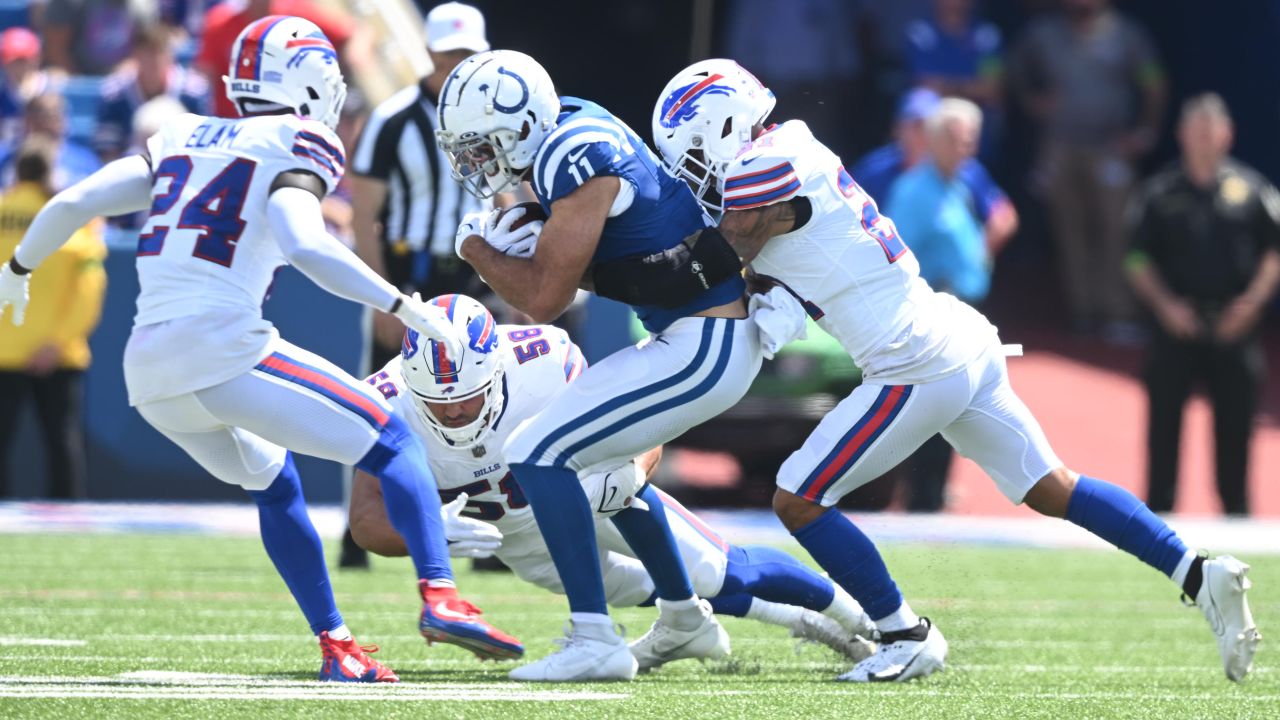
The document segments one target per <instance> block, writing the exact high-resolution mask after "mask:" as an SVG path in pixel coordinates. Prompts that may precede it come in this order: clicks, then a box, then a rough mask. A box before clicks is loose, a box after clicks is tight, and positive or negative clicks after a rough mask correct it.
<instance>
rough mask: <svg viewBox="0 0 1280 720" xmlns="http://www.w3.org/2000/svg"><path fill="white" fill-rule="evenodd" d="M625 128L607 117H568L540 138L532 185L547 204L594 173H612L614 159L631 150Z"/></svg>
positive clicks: (562, 195)
mask: <svg viewBox="0 0 1280 720" xmlns="http://www.w3.org/2000/svg"><path fill="white" fill-rule="evenodd" d="M637 150H638V148H634V147H632V143H631V139H630V138H629V137H627V131H626V129H625V128H624V127H623V126H621V125H620V124H619V123H618V122H616V121H613V120H612V119H611V118H605V117H595V116H585V117H572V118H571V119H570V120H569V121H568V122H565V123H563V124H562V125H560V126H559V127H557V128H556V129H555V130H552V131H551V134H550V135H548V136H547V139H546V140H545V141H543V143H542V146H541V147H539V148H538V152H537V154H536V155H535V156H534V159H533V170H534V172H533V178H532V179H533V186H534V189H535V190H536V191H537V192H538V194H539V196H540V197H542V198H545V199H546V201H547V204H548V205H549V204H551V203H553V202H555V201H556V200H559V199H560V198H562V197H564V196H565V195H568V194H570V193H571V192H573V191H574V190H576V189H578V187H579V186H581V185H582V183H584V182H586V181H587V180H588V179H589V178H591V177H594V176H595V175H616V174H618V173H617V172H616V171H615V170H614V167H615V166H614V163H615V161H617V160H619V159H620V158H621V157H622V154H623V153H624V152H627V153H633V152H636V151H637Z"/></svg>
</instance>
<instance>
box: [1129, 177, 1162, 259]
mask: <svg viewBox="0 0 1280 720" xmlns="http://www.w3.org/2000/svg"><path fill="white" fill-rule="evenodd" d="M1151 195H1152V192H1151V188H1150V186H1144V187H1141V188H1139V189H1138V191H1137V192H1135V193H1134V194H1133V195H1132V196H1131V198H1130V199H1129V203H1128V205H1127V206H1126V207H1125V214H1124V221H1125V225H1126V227H1127V228H1128V230H1129V257H1128V261H1129V262H1133V261H1135V260H1149V259H1151V258H1152V257H1153V256H1154V255H1155V253H1156V252H1157V248H1156V237H1157V235H1158V234H1157V233H1155V232H1153V231H1152V230H1153V228H1152V224H1153V222H1154V221H1153V219H1152V217H1151V212H1150V203H1151Z"/></svg>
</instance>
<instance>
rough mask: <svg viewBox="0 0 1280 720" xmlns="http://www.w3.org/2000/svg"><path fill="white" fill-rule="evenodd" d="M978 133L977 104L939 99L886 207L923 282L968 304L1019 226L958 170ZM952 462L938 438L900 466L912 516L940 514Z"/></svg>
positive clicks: (1005, 206)
mask: <svg viewBox="0 0 1280 720" xmlns="http://www.w3.org/2000/svg"><path fill="white" fill-rule="evenodd" d="M981 131H982V110H981V109H980V108H979V107H978V106H977V105H976V104H975V103H973V102H971V101H969V100H965V99H963V98H947V99H945V100H943V101H941V102H940V103H939V104H938V109H937V110H936V111H935V112H934V113H933V114H932V115H930V116H929V118H928V120H926V121H925V136H926V139H927V142H928V151H929V156H928V158H927V159H925V160H924V161H923V162H921V163H920V164H918V165H916V166H915V167H914V168H912V169H910V170H908V171H907V172H905V173H903V175H902V177H900V178H898V179H897V181H895V182H894V183H893V187H892V188H890V190H889V197H888V199H887V201H886V202H885V204H884V208H885V213H886V214H887V215H888V216H889V217H891V218H893V220H894V223H895V224H896V225H897V226H898V231H899V232H900V233H902V238H903V240H904V241H906V243H907V245H908V246H909V247H910V248H911V251H912V253H913V254H915V256H916V259H917V260H918V261H919V263H920V276H921V277H923V278H924V279H925V280H926V281H928V283H929V284H930V285H931V286H933V287H934V288H935V289H937V290H941V291H944V292H949V293H951V294H953V295H955V296H956V297H958V298H960V299H961V300H963V301H965V302H967V303H969V304H971V305H977V304H979V303H981V302H982V301H983V300H984V299H986V297H987V291H988V290H990V288H991V260H992V258H993V257H995V254H996V253H997V252H999V250H1000V248H1002V247H1003V246H1004V244H1005V243H1006V242H1008V240H1009V238H1010V237H1011V236H1012V235H1013V233H1014V231H1016V230H1017V228H1018V213H1017V211H1015V210H1014V209H1013V205H1012V203H1010V202H1009V200H1008V198H1006V197H1005V195H1004V193H1003V192H1001V190H1000V189H999V188H998V187H996V186H995V184H993V183H991V182H990V180H989V179H988V180H987V184H986V187H985V188H982V189H978V190H975V189H974V187H973V186H972V185H971V184H970V183H968V182H966V181H965V179H964V178H962V177H961V168H963V167H964V166H965V164H966V163H973V162H974V160H973V154H974V153H975V152H976V151H977V148H978V137H979V134H980V133H981ZM979 167H980V166H979ZM984 208H985V209H984ZM951 459H952V452H951V446H950V445H948V444H947V441H946V440H944V439H943V438H942V436H941V435H935V436H933V437H932V438H930V439H929V440H928V441H926V442H925V443H924V444H923V445H922V446H921V447H920V449H919V450H917V451H916V452H915V453H914V454H912V456H911V457H910V458H908V459H907V460H906V461H905V462H904V463H903V465H904V469H905V471H906V478H907V481H908V483H909V485H910V487H909V490H908V493H907V509H908V510H909V511H911V512H937V511H939V510H941V509H942V508H943V505H944V504H945V489H946V481H947V473H948V472H950V469H951Z"/></svg>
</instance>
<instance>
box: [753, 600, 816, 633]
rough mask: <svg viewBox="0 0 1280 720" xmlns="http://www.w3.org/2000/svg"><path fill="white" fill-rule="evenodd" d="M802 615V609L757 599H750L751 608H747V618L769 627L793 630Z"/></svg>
mask: <svg viewBox="0 0 1280 720" xmlns="http://www.w3.org/2000/svg"><path fill="white" fill-rule="evenodd" d="M802 615H804V608H802V607H796V606H795V605H783V604H781V603H774V602H769V601H768V600H761V599H760V598H758V597H753V598H751V607H749V608H747V618H749V619H751V620H756V621H758V622H762V623H769V624H770V625H781V626H782V627H784V628H794V627H796V626H797V625H799V624H800V617H801V616H802Z"/></svg>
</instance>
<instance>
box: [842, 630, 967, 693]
mask: <svg viewBox="0 0 1280 720" xmlns="http://www.w3.org/2000/svg"><path fill="white" fill-rule="evenodd" d="M946 660H947V640H946V638H944V637H942V633H941V632H939V631H938V628H936V627H934V626H933V622H932V621H930V620H929V618H925V617H922V618H920V623H919V624H918V625H916V626H915V627H913V628H908V629H906V630H894V631H893V632H887V633H881V634H880V648H879V649H878V650H877V651H876V654H874V655H872V656H871V657H869V658H867V659H866V660H863V661H862V662H860V663H858V664H857V665H854V666H853V669H852V670H850V671H849V672H847V673H845V674H843V675H841V676H840V677H838V678H836V679H837V680H843V681H846V682H906V681H907V680H911V679H913V678H918V677H924V676H925V675H930V674H933V673H935V672H938V671H940V670H942V669H943V667H944V665H945V664H946Z"/></svg>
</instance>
